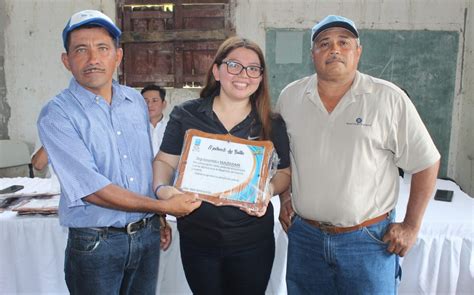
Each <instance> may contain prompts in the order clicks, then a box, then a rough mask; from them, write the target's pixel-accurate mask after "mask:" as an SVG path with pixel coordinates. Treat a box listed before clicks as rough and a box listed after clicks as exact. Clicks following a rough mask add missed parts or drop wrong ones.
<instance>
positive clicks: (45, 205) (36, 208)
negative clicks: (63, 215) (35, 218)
mask: <svg viewBox="0 0 474 295" xmlns="http://www.w3.org/2000/svg"><path fill="white" fill-rule="evenodd" d="M58 206H59V195H55V196H47V197H41V198H38V197H36V198H32V199H29V200H26V201H25V202H23V203H21V204H20V205H18V206H17V207H15V208H13V209H12V211H17V212H18V214H37V213H40V214H56V213H57V212H58Z"/></svg>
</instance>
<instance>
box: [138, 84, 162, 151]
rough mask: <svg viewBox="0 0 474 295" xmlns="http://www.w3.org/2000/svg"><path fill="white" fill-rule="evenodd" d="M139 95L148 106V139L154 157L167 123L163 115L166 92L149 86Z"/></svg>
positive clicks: (156, 86)
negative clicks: (149, 138)
mask: <svg viewBox="0 0 474 295" xmlns="http://www.w3.org/2000/svg"><path fill="white" fill-rule="evenodd" d="M141 94H142V95H143V98H144V99H145V102H146V104H147V106H148V114H149V116H150V137H151V142H152V145H153V155H155V156H156V154H157V153H158V151H159V150H160V145H161V140H162V139H163V134H164V133H165V129H166V124H167V123H168V118H165V117H164V115H163V110H164V109H165V108H166V100H165V96H166V90H165V89H163V88H161V87H160V86H158V85H154V84H151V85H147V86H145V87H144V88H143V89H142V91H141Z"/></svg>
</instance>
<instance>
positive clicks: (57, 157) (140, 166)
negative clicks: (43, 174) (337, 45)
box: [38, 78, 153, 227]
mask: <svg viewBox="0 0 474 295" xmlns="http://www.w3.org/2000/svg"><path fill="white" fill-rule="evenodd" d="M112 90H113V96H112V103H111V104H110V105H109V104H108V103H107V102H106V101H105V100H104V98H102V97H100V96H97V95H95V94H93V93H92V92H90V91H88V90H86V89H85V88H83V87H82V86H80V85H79V84H78V83H77V81H76V80H75V79H74V78H73V79H72V80H71V82H70V84H69V88H67V89H65V90H63V91H62V92H61V93H60V94H58V95H57V96H56V97H54V98H53V99H52V100H51V101H49V102H48V103H47V104H46V105H45V106H44V107H43V109H42V110H41V113H40V115H39V118H38V130H39V135H40V139H41V142H42V143H43V145H44V146H45V148H46V150H47V152H48V155H49V159H50V162H51V163H52V165H53V168H54V171H56V174H57V175H58V178H59V181H60V183H61V201H60V203H59V219H60V223H61V225H63V226H67V227H101V226H114V227H124V226H125V225H126V224H127V223H129V222H133V221H136V220H139V219H141V218H144V217H146V216H147V214H144V213H135V212H134V213H131V212H124V211H119V210H113V209H108V208H104V207H100V206H96V205H94V204H91V203H89V202H87V201H84V200H83V198H84V197H86V196H88V195H90V194H92V193H94V192H96V191H98V190H100V189H102V188H104V187H105V186H107V185H109V184H115V185H118V186H120V187H123V188H125V189H127V190H130V191H132V192H135V193H138V194H141V195H144V196H149V197H152V196H153V193H152V161H153V154H152V147H151V141H150V136H149V123H148V111H147V107H146V104H145V101H144V100H143V97H142V96H141V95H140V93H139V92H137V91H136V90H134V89H133V88H130V87H126V86H123V85H119V84H118V83H117V82H116V81H114V82H113V86H112ZM117 197H119V196H117ZM148 215H150V216H151V214H148Z"/></svg>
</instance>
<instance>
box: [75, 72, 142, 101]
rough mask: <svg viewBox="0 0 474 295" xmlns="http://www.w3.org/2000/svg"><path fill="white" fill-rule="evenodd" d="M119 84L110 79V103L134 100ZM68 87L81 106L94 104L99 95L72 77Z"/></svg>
mask: <svg viewBox="0 0 474 295" xmlns="http://www.w3.org/2000/svg"><path fill="white" fill-rule="evenodd" d="M119 86H120V84H119V83H118V82H117V81H115V80H112V103H113V104H118V103H121V102H123V101H124V100H129V101H131V102H135V100H136V98H135V97H133V96H129V95H126V94H125V93H124V91H123V90H122V88H121V87H119ZM68 89H69V90H70V91H71V93H72V94H73V95H74V96H75V97H76V98H77V100H78V101H79V103H80V104H81V105H82V106H83V107H86V106H91V105H93V104H95V103H96V102H97V101H98V99H99V97H100V96H98V95H96V94H94V93H92V92H91V91H89V90H87V89H85V88H84V87H83V86H81V85H80V84H79V83H78V82H77V80H76V79H75V78H74V77H73V78H71V81H70V82H69V88H68Z"/></svg>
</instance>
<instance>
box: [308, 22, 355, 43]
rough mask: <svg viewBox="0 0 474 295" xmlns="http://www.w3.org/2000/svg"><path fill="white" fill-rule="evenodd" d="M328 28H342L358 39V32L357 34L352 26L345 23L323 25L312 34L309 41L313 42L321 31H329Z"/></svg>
mask: <svg viewBox="0 0 474 295" xmlns="http://www.w3.org/2000/svg"><path fill="white" fill-rule="evenodd" d="M330 28H344V29H346V30H348V31H349V32H351V33H352V34H353V35H354V36H355V37H356V38H359V32H357V30H356V29H354V27H353V26H351V25H350V24H348V23H346V22H331V23H329V24H325V25H324V26H321V27H320V28H319V29H318V30H317V31H316V32H314V34H313V36H312V37H311V41H314V39H315V38H316V37H317V36H318V35H319V34H320V33H321V32H323V31H325V30H327V29H330Z"/></svg>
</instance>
